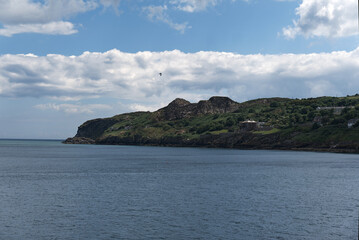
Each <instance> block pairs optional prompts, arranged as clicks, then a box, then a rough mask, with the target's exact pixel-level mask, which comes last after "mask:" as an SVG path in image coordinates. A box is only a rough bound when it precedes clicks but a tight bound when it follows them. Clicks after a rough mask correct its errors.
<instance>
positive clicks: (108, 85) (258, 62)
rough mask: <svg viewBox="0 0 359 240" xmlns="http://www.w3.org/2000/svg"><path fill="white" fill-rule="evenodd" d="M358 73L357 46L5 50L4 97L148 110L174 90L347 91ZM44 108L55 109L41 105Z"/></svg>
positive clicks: (204, 93) (201, 94)
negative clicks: (98, 101) (251, 51)
mask: <svg viewBox="0 0 359 240" xmlns="http://www.w3.org/2000/svg"><path fill="white" fill-rule="evenodd" d="M159 73H162V76H160V74H159ZM358 77H359V49H356V50H354V51H351V52H345V51H341V52H332V53H321V54H282V55H261V54H256V55H240V54H234V53H227V52H197V53H184V52H181V51H178V50H174V51H165V52H138V53H124V52H121V51H119V50H116V49H114V50H111V51H108V52H104V53H96V52H92V53H91V52H85V53H83V54H82V55H80V56H63V55H54V54H51V55H47V56H42V57H40V56H35V55H31V54H30V55H2V56H0V97H7V98H25V97H33V98H51V99H56V100H57V101H61V100H63V101H65V102H66V101H69V100H76V101H78V100H84V101H85V99H90V98H103V97H105V98H114V99H127V100H129V101H131V102H132V103H134V104H137V105H133V106H136V107H135V108H136V109H137V110H139V107H141V106H144V105H147V107H148V108H149V109H150V108H151V104H153V105H156V106H157V105H158V104H159V103H161V104H166V103H168V102H169V101H171V100H173V99H174V98H175V97H183V98H186V99H188V100H191V101H197V100H199V99H203V98H207V97H209V96H213V95H226V96H229V97H231V98H233V99H235V100H237V101H244V100H249V99H254V98H260V97H275V96H280V97H299V98H301V97H316V96H322V95H332V96H335V95H338V96H342V95H347V94H354V93H356V91H357V89H359V81H358ZM60 107H61V106H58V108H60ZM62 107H66V106H62ZM67 107H68V106H67ZM92 107H93V106H92ZM46 108H47V109H50V108H53V109H56V107H54V106H49V105H44V106H42V109H46ZM90 109H91V108H90Z"/></svg>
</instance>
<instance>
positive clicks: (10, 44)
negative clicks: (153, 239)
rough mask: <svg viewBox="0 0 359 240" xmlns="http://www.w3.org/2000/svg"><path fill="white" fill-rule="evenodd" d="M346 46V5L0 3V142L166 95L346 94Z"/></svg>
mask: <svg viewBox="0 0 359 240" xmlns="http://www.w3.org/2000/svg"><path fill="white" fill-rule="evenodd" d="M358 42H359V38H358V20H357V1H349V0H348V1H340V0H157V1H154V0H146V1H144V0H46V1H39V0H12V1H5V0H0V126H1V127H0V138H60V139H61V138H66V137H68V136H72V135H74V134H75V133H76V129H77V126H79V125H80V124H81V123H82V122H84V121H85V120H88V119H92V118H98V117H109V116H113V115H115V114H119V113H123V112H129V111H137V110H151V111H152V110H156V109H158V108H159V107H163V106H165V105H167V104H168V103H169V102H170V101H171V100H173V99H174V98H176V97H182V98H186V99H187V100H190V101H193V102H195V101H198V100H200V99H207V98H209V97H210V96H213V95H226V96H229V97H231V98H232V99H234V100H236V101H246V100H250V99H254V98H260V97H276V96H280V97H291V98H306V97H316V96H322V95H329V96H343V95H347V94H355V93H357V92H358V87H359V82H358V81H357V79H358V76H359V70H358V69H359V49H357V47H358ZM159 72H162V73H163V75H162V76H159V74H158V73H159Z"/></svg>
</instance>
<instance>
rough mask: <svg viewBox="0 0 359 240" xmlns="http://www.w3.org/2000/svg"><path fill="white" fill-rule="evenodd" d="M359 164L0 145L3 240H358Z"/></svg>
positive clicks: (276, 155) (263, 155) (266, 154)
mask: <svg viewBox="0 0 359 240" xmlns="http://www.w3.org/2000/svg"><path fill="white" fill-rule="evenodd" d="M358 186H359V155H351V154H332V153H310V152H287V151H243V150H223V149H200V148H162V147H136V146H97V145H63V144H61V143H60V142H59V141H21V140H16V141H15V140H0V206H1V208H0V239H9V240H11V239H16V240H17V239H34V240H35V239H356V238H357V230H358V229H357V225H358V208H359V191H358Z"/></svg>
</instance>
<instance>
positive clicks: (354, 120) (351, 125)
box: [348, 118, 359, 128]
mask: <svg viewBox="0 0 359 240" xmlns="http://www.w3.org/2000/svg"><path fill="white" fill-rule="evenodd" d="M358 121H359V118H353V119H350V120H349V121H348V128H351V127H353V126H354V125H355V124H356V123H357V122H358Z"/></svg>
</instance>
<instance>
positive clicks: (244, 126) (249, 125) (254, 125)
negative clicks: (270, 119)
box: [239, 120, 265, 131]
mask: <svg viewBox="0 0 359 240" xmlns="http://www.w3.org/2000/svg"><path fill="white" fill-rule="evenodd" d="M264 125H265V122H257V121H252V120H247V121H243V122H241V123H240V126H239V128H240V129H241V130H243V131H253V130H263V128H264Z"/></svg>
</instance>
